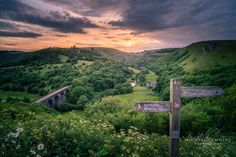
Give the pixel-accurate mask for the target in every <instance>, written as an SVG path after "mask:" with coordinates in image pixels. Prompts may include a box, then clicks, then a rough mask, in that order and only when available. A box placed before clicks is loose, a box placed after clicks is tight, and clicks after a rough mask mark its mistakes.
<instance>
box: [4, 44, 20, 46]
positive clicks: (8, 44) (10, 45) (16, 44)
mask: <svg viewBox="0 0 236 157" xmlns="http://www.w3.org/2000/svg"><path fill="white" fill-rule="evenodd" d="M4 45H7V46H17V44H13V43H6V44H4Z"/></svg>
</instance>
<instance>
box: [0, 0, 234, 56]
mask: <svg viewBox="0 0 236 157" xmlns="http://www.w3.org/2000/svg"><path fill="white" fill-rule="evenodd" d="M218 39H236V0H0V49H9V50H24V51H31V50H36V49H43V48H47V47H71V46H73V45H76V46H77V47H110V48H116V49H119V50H122V51H127V52H136V51H142V50H147V49H159V48H167V47H182V46H185V45H188V44H190V43H192V42H196V41H201V40H218Z"/></svg>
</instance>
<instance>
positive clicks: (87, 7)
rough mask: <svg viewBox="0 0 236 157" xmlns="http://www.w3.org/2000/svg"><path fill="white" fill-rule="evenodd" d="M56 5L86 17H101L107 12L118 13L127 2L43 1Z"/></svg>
mask: <svg viewBox="0 0 236 157" xmlns="http://www.w3.org/2000/svg"><path fill="white" fill-rule="evenodd" d="M43 1H44V2H47V3H48V2H49V3H52V4H54V5H57V6H60V7H63V8H67V9H69V10H71V11H73V12H75V13H79V14H81V15H84V16H95V17H99V16H102V14H103V13H104V12H106V11H111V10H112V11H117V12H119V11H120V10H123V9H124V8H125V5H124V4H126V1H127V0H91V1H88V0H69V1H68V0H57V1H55V0H43Z"/></svg>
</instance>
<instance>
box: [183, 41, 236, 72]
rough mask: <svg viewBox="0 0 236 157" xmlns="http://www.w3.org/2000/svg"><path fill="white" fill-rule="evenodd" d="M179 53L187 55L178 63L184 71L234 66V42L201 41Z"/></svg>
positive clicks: (235, 48)
mask: <svg viewBox="0 0 236 157" xmlns="http://www.w3.org/2000/svg"><path fill="white" fill-rule="evenodd" d="M179 51H186V52H187V55H189V56H188V57H187V58H186V59H185V60H184V61H182V62H181V63H180V65H181V66H183V67H184V69H185V70H186V71H193V70H201V69H202V70H203V69H208V68H214V67H217V66H230V65H236V41H235V40H234V41H203V42H199V43H194V44H191V45H189V46H187V47H185V48H183V49H181V50H179Z"/></svg>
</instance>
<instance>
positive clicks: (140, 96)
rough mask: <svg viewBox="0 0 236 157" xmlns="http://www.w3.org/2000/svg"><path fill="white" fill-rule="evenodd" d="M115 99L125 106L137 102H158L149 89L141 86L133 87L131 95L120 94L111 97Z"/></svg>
mask: <svg viewBox="0 0 236 157" xmlns="http://www.w3.org/2000/svg"><path fill="white" fill-rule="evenodd" d="M113 97H114V98H115V99H119V100H120V101H121V103H123V104H125V105H130V106H131V105H132V104H134V103H135V102H137V101H157V100H159V98H158V96H157V95H156V94H153V93H152V91H151V89H148V88H146V87H142V86H139V85H137V86H135V87H134V88H133V92H132V93H128V94H120V95H116V96H113Z"/></svg>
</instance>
